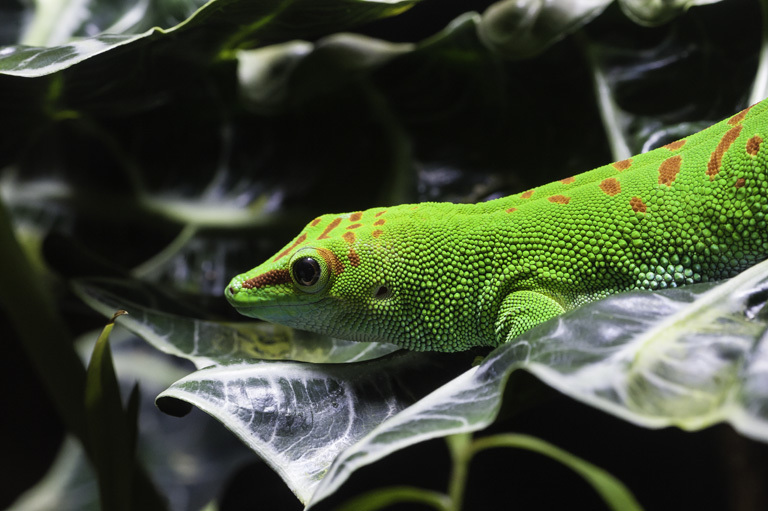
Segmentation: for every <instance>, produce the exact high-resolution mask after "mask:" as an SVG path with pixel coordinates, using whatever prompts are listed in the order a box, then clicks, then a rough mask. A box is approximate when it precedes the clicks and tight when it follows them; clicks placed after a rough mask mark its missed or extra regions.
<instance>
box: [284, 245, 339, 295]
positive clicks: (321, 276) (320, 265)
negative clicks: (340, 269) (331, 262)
mask: <svg viewBox="0 0 768 511" xmlns="http://www.w3.org/2000/svg"><path fill="white" fill-rule="evenodd" d="M323 250H324V249H319V248H314V247H305V248H302V249H301V250H299V251H297V252H296V253H295V254H293V256H292V257H291V261H290V262H289V263H288V268H289V269H290V272H291V280H293V283H294V289H296V290H297V291H301V292H302V293H309V294H311V295H313V294H316V293H320V292H322V291H324V290H325V289H328V286H329V284H330V282H331V279H332V278H333V275H332V274H333V272H332V271H331V268H329V267H328V262H327V260H326V256H325V255H324V253H323Z"/></svg>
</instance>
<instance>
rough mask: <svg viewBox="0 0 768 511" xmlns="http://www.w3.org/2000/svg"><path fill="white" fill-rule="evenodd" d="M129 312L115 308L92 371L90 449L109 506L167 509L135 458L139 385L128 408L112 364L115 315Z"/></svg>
mask: <svg viewBox="0 0 768 511" xmlns="http://www.w3.org/2000/svg"><path fill="white" fill-rule="evenodd" d="M124 313H125V311H118V312H117V313H115V316H114V317H113V318H112V320H111V321H110V322H109V323H108V324H107V326H106V327H104V330H103V331H102V333H101V335H100V336H99V339H98V341H97V342H96V345H95V346H94V349H93V355H92V356H91V360H90V363H89V364H88V369H87V372H86V387H85V421H86V431H87V439H88V444H89V446H90V449H89V454H90V457H91V461H92V463H93V465H94V467H95V469H96V473H97V475H98V480H99V496H100V502H101V507H102V508H103V509H114V510H116V511H118V510H126V511H127V510H130V509H134V508H135V507H140V508H142V509H149V510H156V509H165V508H166V507H165V504H164V502H163V499H162V498H161V497H160V495H159V494H158V493H157V490H156V488H155V487H154V485H153V484H152V483H151V482H150V480H149V479H148V478H146V476H145V475H144V474H143V472H142V471H141V469H140V467H139V466H138V465H137V464H136V461H135V460H136V456H135V452H136V444H135V441H136V428H137V427H138V426H137V423H136V419H137V413H138V394H137V389H136V387H134V391H133V392H132V393H131V397H130V399H129V400H128V410H127V412H126V410H124V409H123V404H122V399H121V397H120V389H119V386H118V382H117V376H116V374H115V369H114V366H113V364H112V353H111V350H110V349H109V334H110V332H111V331H112V328H113V327H114V318H115V317H117V316H119V315H121V314H124Z"/></svg>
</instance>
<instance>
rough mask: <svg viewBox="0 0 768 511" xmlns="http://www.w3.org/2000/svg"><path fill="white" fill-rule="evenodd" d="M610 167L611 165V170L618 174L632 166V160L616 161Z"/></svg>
mask: <svg viewBox="0 0 768 511" xmlns="http://www.w3.org/2000/svg"><path fill="white" fill-rule="evenodd" d="M612 165H613V168H615V169H616V170H618V171H619V172H622V171H624V170H627V169H628V168H629V167H631V166H632V158H627V159H626V160H621V161H617V162H615V163H613V164H612Z"/></svg>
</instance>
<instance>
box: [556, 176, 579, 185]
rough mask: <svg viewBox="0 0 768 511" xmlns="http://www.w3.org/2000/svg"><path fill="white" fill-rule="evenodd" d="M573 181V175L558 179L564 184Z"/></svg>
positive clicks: (574, 179)
mask: <svg viewBox="0 0 768 511" xmlns="http://www.w3.org/2000/svg"><path fill="white" fill-rule="evenodd" d="M574 181H576V178H575V177H573V176H571V177H566V178H565V179H561V180H560V182H561V183H563V184H564V185H569V184H571V183H573V182H574Z"/></svg>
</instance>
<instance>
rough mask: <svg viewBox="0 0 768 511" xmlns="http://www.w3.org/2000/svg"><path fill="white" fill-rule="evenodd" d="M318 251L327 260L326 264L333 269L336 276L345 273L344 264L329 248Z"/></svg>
mask: <svg viewBox="0 0 768 511" xmlns="http://www.w3.org/2000/svg"><path fill="white" fill-rule="evenodd" d="M317 251H318V252H319V253H320V255H321V256H322V257H323V259H325V264H327V265H328V267H329V268H330V269H331V271H332V272H333V274H334V275H338V274H340V273H341V272H343V271H344V264H343V263H342V262H341V261H340V260H339V258H338V257H336V254H334V253H333V252H331V251H330V250H328V249H327V248H318V249H317Z"/></svg>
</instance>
